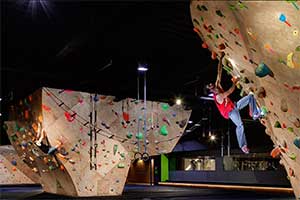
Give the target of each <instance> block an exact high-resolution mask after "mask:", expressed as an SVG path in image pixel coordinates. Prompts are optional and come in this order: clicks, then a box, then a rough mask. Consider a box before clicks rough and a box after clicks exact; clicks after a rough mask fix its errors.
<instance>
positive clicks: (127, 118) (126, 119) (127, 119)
mask: <svg viewBox="0 0 300 200" xmlns="http://www.w3.org/2000/svg"><path fill="white" fill-rule="evenodd" d="M123 119H124V120H125V121H126V122H128V121H129V114H128V113H127V112H123Z"/></svg>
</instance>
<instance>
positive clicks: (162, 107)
mask: <svg viewBox="0 0 300 200" xmlns="http://www.w3.org/2000/svg"><path fill="white" fill-rule="evenodd" d="M169 108H170V106H169V104H167V103H163V104H161V109H162V110H163V111H167V110H169Z"/></svg>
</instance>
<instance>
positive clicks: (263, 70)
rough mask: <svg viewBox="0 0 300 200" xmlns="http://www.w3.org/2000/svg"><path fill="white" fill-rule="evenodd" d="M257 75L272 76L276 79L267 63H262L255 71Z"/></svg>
mask: <svg viewBox="0 0 300 200" xmlns="http://www.w3.org/2000/svg"><path fill="white" fill-rule="evenodd" d="M255 75H256V76H258V77H265V76H267V75H270V76H271V77H274V74H273V72H272V71H271V70H270V68H269V67H268V66H267V65H266V64H265V63H263V62H262V63H260V64H259V65H258V66H257V67H256V69H255Z"/></svg>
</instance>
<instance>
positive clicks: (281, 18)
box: [279, 14, 291, 27]
mask: <svg viewBox="0 0 300 200" xmlns="http://www.w3.org/2000/svg"><path fill="white" fill-rule="evenodd" d="M279 20H280V21H281V22H284V23H285V24H286V25H288V26H289V27H291V24H290V23H289V22H288V21H286V16H285V15H284V14H280V15H279Z"/></svg>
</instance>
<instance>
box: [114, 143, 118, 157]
mask: <svg viewBox="0 0 300 200" xmlns="http://www.w3.org/2000/svg"><path fill="white" fill-rule="evenodd" d="M117 151H118V145H117V144H115V145H114V155H116V153H117Z"/></svg>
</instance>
